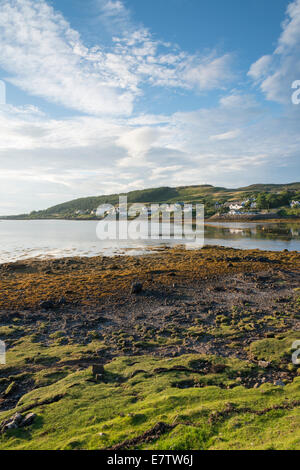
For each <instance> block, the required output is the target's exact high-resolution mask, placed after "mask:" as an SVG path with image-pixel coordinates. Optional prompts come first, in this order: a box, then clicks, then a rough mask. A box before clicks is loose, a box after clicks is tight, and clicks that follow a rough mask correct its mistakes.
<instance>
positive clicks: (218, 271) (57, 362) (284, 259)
mask: <svg viewBox="0 0 300 470" xmlns="http://www.w3.org/2000/svg"><path fill="white" fill-rule="evenodd" d="M299 268H300V254H299V253H296V252H281V253H278V252H277V253H274V252H262V251H259V250H251V251H239V250H234V249H225V248H217V247H206V248H204V249H202V250H195V251H186V250H184V249H181V248H176V249H162V250H161V251H160V252H159V253H153V254H148V255H144V256H140V257H130V256H125V257H114V258H108V257H95V258H89V259H88V258H83V259H82V258H69V259H60V260H49V261H35V260H29V261H24V262H19V263H14V264H7V265H1V266H0V316H1V327H0V339H2V340H4V341H5V343H6V346H7V363H6V365H2V366H0V371H1V376H0V377H1V378H0V394H1V399H0V406H1V408H0V429H1V430H2V431H1V435H0V448H2V449H75V448H76V449H108V448H114V449H119V448H123V449H124V448H129V449H137V448H141V449H273V448H274V449H300V409H299V404H300V370H299V367H300V366H298V368H297V366H295V365H294V364H293V363H292V360H291V354H292V352H291V346H292V343H293V341H294V340H296V339H298V340H300V328H299V327H300V312H299V311H300V289H299V287H300V284H299V278H300V276H299ZM135 281H139V282H140V283H142V284H143V290H142V292H141V293H139V294H132V293H131V285H132V283H133V282H135ZM93 366H94V374H93V373H92V370H93ZM95 366H98V372H99V373H98V374H96V373H95V370H96V367H95ZM100 366H104V370H103V371H101V367H100ZM16 412H19V413H21V414H22V416H23V417H24V416H25V415H26V414H27V413H29V412H32V413H34V416H33V418H32V419H33V421H32V423H31V424H29V425H27V426H17V427H16V428H15V429H13V428H12V429H7V428H5V423H9V422H10V420H11V418H12V417H13V416H14V415H15V414H16ZM1 423H2V425H1Z"/></svg>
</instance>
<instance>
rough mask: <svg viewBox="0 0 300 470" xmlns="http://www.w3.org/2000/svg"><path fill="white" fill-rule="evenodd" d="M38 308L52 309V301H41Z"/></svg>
mask: <svg viewBox="0 0 300 470" xmlns="http://www.w3.org/2000/svg"><path fill="white" fill-rule="evenodd" d="M40 308H42V309H44V310H51V309H53V308H54V302H53V301H52V300H42V302H40Z"/></svg>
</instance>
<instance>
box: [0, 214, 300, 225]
mask: <svg viewBox="0 0 300 470" xmlns="http://www.w3.org/2000/svg"><path fill="white" fill-rule="evenodd" d="M2 220H14V221H16V220H22V221H24V220H26V221H34V220H66V221H69V222H70V221H75V222H78V221H82V222H89V221H91V222H95V221H96V222H100V221H101V220H104V219H99V218H97V217H72V218H67V217H42V218H29V217H14V216H2V217H0V221H2ZM128 220H129V221H130V220H134V218H132V219H130V218H129V219H128ZM194 221H195V219H194ZM207 222H209V223H210V222H255V223H256V222H261V223H300V217H290V216H289V217H278V216H277V215H276V216H271V217H266V215H262V216H246V215H241V216H231V217H230V216H227V217H226V216H212V217H208V218H205V219H204V223H207Z"/></svg>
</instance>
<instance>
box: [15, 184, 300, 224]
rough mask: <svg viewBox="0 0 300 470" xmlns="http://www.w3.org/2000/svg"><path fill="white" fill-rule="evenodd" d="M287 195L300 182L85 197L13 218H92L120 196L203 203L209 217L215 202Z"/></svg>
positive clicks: (297, 192)
mask: <svg viewBox="0 0 300 470" xmlns="http://www.w3.org/2000/svg"><path fill="white" fill-rule="evenodd" d="M283 192H288V193H289V194H288V199H293V198H298V199H300V183H290V184H253V185H250V186H247V187H244V188H237V189H227V188H223V187H215V186H212V185H193V186H178V187H176V188H171V187H160V188H150V189H143V190H137V191H130V192H128V193H121V194H110V195H103V196H94V197H84V198H79V199H74V200H72V201H68V202H64V203H62V204H58V205H55V206H52V207H49V208H48V209H46V210H41V211H33V212H31V213H30V214H22V215H20V216H13V218H53V217H55V218H74V217H76V218H92V217H93V216H94V214H93V211H95V210H96V209H97V208H98V206H99V205H101V204H112V205H116V204H118V202H119V196H120V195H123V196H127V198H128V203H130V204H132V203H144V204H151V203H175V202H185V203H203V204H205V207H206V211H207V212H208V214H209V215H213V214H214V213H215V212H216V209H215V203H216V202H219V203H226V202H230V201H241V200H244V199H246V198H249V197H254V198H256V197H257V196H258V195H259V194H260V193H272V194H276V193H283ZM6 218H7V217H6Z"/></svg>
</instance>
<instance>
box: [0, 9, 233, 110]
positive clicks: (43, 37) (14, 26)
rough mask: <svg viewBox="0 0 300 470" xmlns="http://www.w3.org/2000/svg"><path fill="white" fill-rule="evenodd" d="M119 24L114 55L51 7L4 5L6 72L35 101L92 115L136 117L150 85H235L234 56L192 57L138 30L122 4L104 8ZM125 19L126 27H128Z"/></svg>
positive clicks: (1, 27)
mask: <svg viewBox="0 0 300 470" xmlns="http://www.w3.org/2000/svg"><path fill="white" fill-rule="evenodd" d="M100 6H101V16H100V18H101V20H102V21H103V20H105V21H106V22H112V24H115V21H118V22H119V23H118V28H117V29H119V30H120V33H121V34H120V37H119V38H114V41H113V45H112V47H110V48H104V47H102V46H101V45H95V46H94V47H90V48H89V47H87V46H85V44H84V43H83V41H82V39H81V37H80V35H79V33H78V32H77V31H75V30H74V29H72V28H71V26H70V24H69V23H68V22H67V21H66V20H65V19H64V17H63V16H62V15H61V14H60V13H58V12H57V11H55V10H54V9H53V8H52V7H51V6H50V5H49V4H48V3H46V1H45V0H35V1H33V0H14V1H11V0H0V47H1V55H0V66H1V67H2V68H3V69H4V70H6V71H7V72H8V74H9V76H8V77H7V80H8V81H10V82H11V83H13V84H14V85H16V86H18V87H19V88H21V89H23V90H25V91H26V92H28V93H29V94H32V95H35V96H40V97H43V98H45V99H47V100H48V101H52V102H54V103H57V104H60V105H63V106H65V107H67V108H70V109H74V110H78V111H81V112H83V113H87V114H92V115H109V114H110V115H126V114H127V115H128V114H131V113H132V110H133V105H134V101H135V98H136V97H137V96H139V95H140V94H141V93H142V87H143V86H145V85H151V86H164V87H181V88H186V89H193V88H195V89H198V90H201V91H202V90H211V89H214V88H218V87H222V88H223V86H224V83H225V82H226V83H228V81H230V80H231V78H232V72H231V70H230V69H231V56H230V55H229V54H225V55H220V56H218V55H217V54H216V53H209V55H207V56H201V55H197V56H196V55H195V56H193V55H189V54H186V53H184V52H181V51H179V50H178V48H176V47H175V46H174V47H172V46H171V45H166V44H163V43H162V42H160V41H158V40H154V39H153V37H152V35H151V34H150V32H149V31H148V30H146V29H145V28H144V27H142V26H141V27H138V28H137V29H134V28H133V27H132V25H130V15H129V13H128V11H127V10H126V8H125V7H124V4H123V3H122V2H121V1H111V0H109V1H101V2H100ZM121 20H122V21H121Z"/></svg>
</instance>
